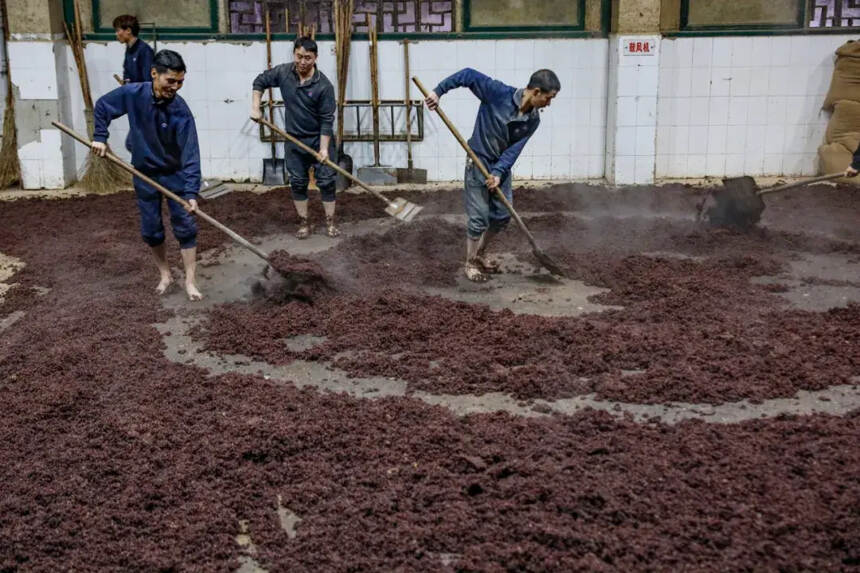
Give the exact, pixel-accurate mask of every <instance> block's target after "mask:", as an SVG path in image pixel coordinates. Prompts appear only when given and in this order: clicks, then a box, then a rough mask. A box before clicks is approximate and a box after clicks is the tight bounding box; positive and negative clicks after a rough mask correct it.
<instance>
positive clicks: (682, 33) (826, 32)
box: [663, 28, 857, 38]
mask: <svg viewBox="0 0 860 573" xmlns="http://www.w3.org/2000/svg"><path fill="white" fill-rule="evenodd" d="M856 35H857V28H842V29H840V28H804V29H798V28H791V29H785V30H774V29H770V30H736V29H732V30H679V31H675V32H663V37H665V38H702V37H712V38H720V37H729V36H856Z"/></svg>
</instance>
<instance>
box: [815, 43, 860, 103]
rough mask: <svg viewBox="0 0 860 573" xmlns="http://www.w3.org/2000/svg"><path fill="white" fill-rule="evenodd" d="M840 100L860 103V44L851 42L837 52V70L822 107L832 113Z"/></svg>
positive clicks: (840, 47)
mask: <svg viewBox="0 0 860 573" xmlns="http://www.w3.org/2000/svg"><path fill="white" fill-rule="evenodd" d="M839 100H850V101H857V102H860V42H855V41H853V40H849V41H847V42H845V43H844V44H842V45H841V46H839V48H838V49H837V50H836V68H835V69H834V70H833V77H832V78H831V79H830V89H829V90H828V92H827V98H826V99H825V100H824V105H823V106H822V107H823V108H824V109H826V110H828V111H830V110H832V109H833V105H834V104H835V103H836V102H837V101H839Z"/></svg>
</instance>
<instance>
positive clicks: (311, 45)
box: [293, 36, 317, 54]
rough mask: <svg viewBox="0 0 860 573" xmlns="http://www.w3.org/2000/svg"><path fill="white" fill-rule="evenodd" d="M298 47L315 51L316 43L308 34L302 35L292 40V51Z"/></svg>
mask: <svg viewBox="0 0 860 573" xmlns="http://www.w3.org/2000/svg"><path fill="white" fill-rule="evenodd" d="M299 48H304V49H305V50H307V51H308V52H311V53H314V54H316V53H317V43H316V42H315V41H314V40H313V39H312V38H309V37H308V36H302V37H301V38H296V41H295V42H293V51H294V52H295V51H296V50H298V49H299Z"/></svg>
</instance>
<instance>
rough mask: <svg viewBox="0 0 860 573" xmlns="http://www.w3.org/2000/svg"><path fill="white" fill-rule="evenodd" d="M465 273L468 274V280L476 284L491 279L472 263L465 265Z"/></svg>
mask: <svg viewBox="0 0 860 573" xmlns="http://www.w3.org/2000/svg"><path fill="white" fill-rule="evenodd" d="M463 271H464V272H465V273H466V278H467V279H469V280H470V281H472V282H474V283H483V282H486V281H487V279H489V278H490V277H488V276H487V275H486V274H484V273H483V272H482V271H481V268H480V267H479V266H478V265H477V264H476V263H474V262H471V261H470V262H468V263H466V264H465V266H464V267H463Z"/></svg>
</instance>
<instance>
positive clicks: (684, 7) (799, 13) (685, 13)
mask: <svg viewBox="0 0 860 573" xmlns="http://www.w3.org/2000/svg"><path fill="white" fill-rule="evenodd" d="M795 3H796V15H795V19H794V23H793V24H771V25H768V24H727V25H722V26H690V0H681V30H680V31H682V32H685V31H691V32H693V31H702V32H703V31H711V30H732V31H735V30H761V31H768V30H802V29H804V28H805V27H806V20H805V18H806V4H807V0H795Z"/></svg>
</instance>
